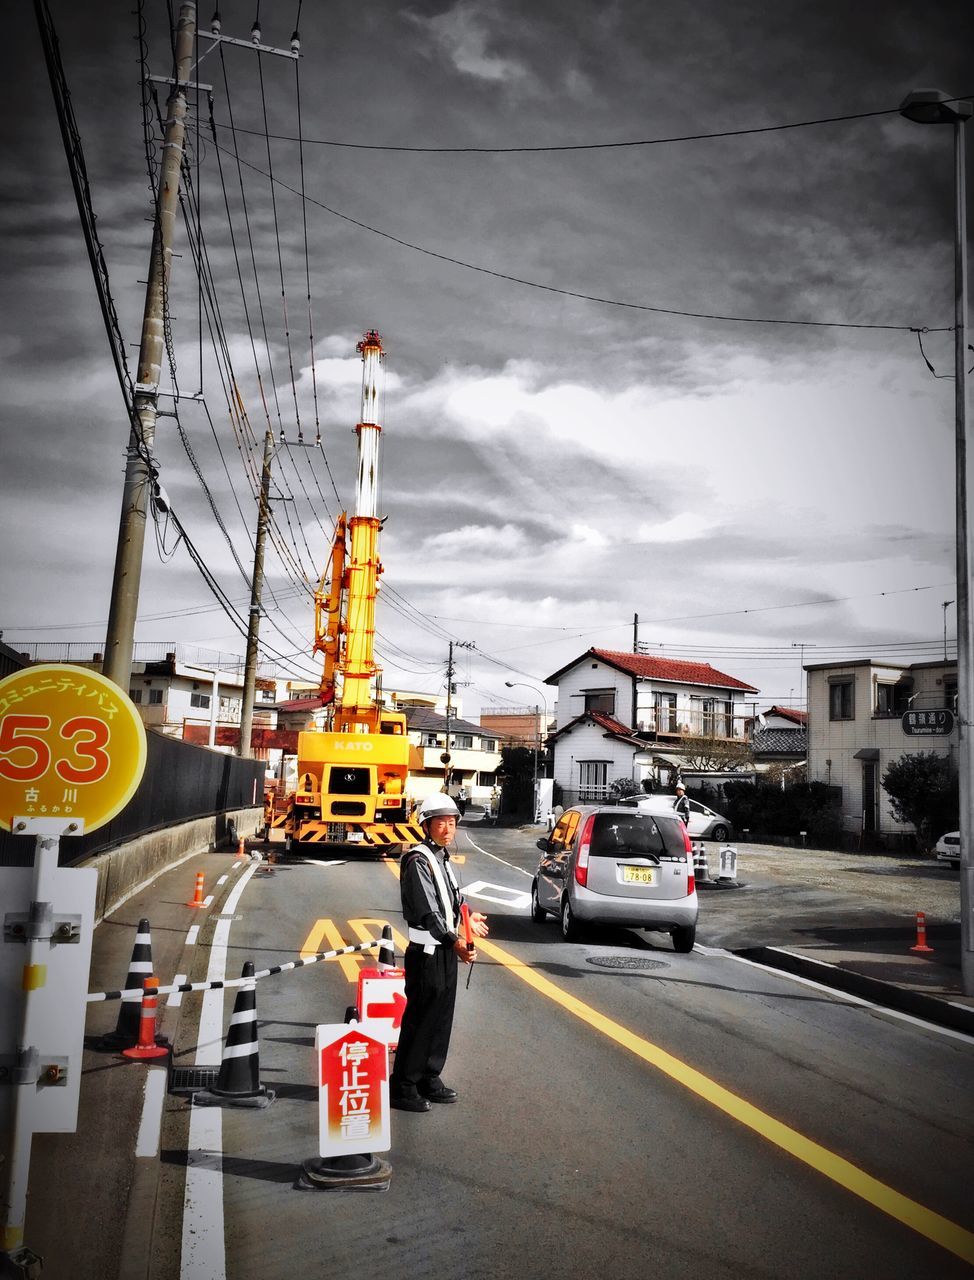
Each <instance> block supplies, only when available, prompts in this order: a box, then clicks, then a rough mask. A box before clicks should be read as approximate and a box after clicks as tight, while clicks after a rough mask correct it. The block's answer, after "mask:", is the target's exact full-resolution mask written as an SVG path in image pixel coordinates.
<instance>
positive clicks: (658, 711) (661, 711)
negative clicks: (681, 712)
mask: <svg viewBox="0 0 974 1280" xmlns="http://www.w3.org/2000/svg"><path fill="white" fill-rule="evenodd" d="M653 711H654V713H655V716H656V732H657V733H676V694H675V693H654V694H653Z"/></svg>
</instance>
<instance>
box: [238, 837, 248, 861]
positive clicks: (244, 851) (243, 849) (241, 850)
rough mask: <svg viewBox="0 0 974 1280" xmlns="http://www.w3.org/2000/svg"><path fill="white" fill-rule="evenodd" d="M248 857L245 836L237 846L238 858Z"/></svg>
mask: <svg viewBox="0 0 974 1280" xmlns="http://www.w3.org/2000/svg"><path fill="white" fill-rule="evenodd" d="M246 856H247V849H246V846H245V845H244V838H243V836H241V837H240V843H239V844H238V845H237V857H238V858H246Z"/></svg>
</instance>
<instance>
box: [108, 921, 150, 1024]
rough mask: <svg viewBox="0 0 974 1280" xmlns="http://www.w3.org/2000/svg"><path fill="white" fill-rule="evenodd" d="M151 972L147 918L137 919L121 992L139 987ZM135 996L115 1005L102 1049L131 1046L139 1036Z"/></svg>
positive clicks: (137, 1007) (138, 1007) (138, 1019)
mask: <svg viewBox="0 0 974 1280" xmlns="http://www.w3.org/2000/svg"><path fill="white" fill-rule="evenodd" d="M151 973H152V935H151V934H150V932H149V922H148V920H144V919H143V920H140V921H139V927H138V929H137V930H136V933H135V945H134V946H133V948H132V959H131V960H130V961H129V971H128V976H127V977H126V979H125V986H124V987H123V988H122V990H123V991H134V990H135V989H136V988H138V989H139V990H140V991H141V990H142V989H143V986H144V984H145V980H146V978H147V977H149V976H150V975H151ZM140 999H141V998H140V997H139V996H127V997H125V999H123V1000H122V1001H121V1003H120V1005H119V1010H118V1020H117V1021H116V1023H115V1030H114V1031H109V1033H108V1034H107V1035H105V1036H102V1040H101V1043H102V1046H103V1047H104V1048H105V1049H117V1048H119V1047H120V1046H122V1045H125V1046H128V1045H133V1044H135V1043H136V1042H137V1041H138V1038H139V1021H140V1018H141V1005H140Z"/></svg>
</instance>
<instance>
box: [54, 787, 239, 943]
mask: <svg viewBox="0 0 974 1280" xmlns="http://www.w3.org/2000/svg"><path fill="white" fill-rule="evenodd" d="M228 822H232V823H233V824H234V826H235V827H236V829H237V834H238V835H241V836H252V835H253V834H254V832H255V831H256V830H257V829H258V827H261V828H262V827H263V825H264V811H263V809H262V808H253V809H238V810H236V811H231V812H229V813H221V814H218V815H216V814H215V815H213V816H211V817H208V818H197V819H196V820H195V821H193V822H182V823H180V824H179V825H178V826H174V827H167V828H166V829H165V830H163V831H152V832H150V833H149V834H148V835H144V836H138V837H137V838H136V839H134V840H130V841H128V842H127V843H126V844H122V845H119V846H118V847H117V848H115V849H109V850H108V851H107V852H105V853H96V854H95V855H94V857H91V858H88V859H86V860H85V861H84V862H79V863H78V864H77V865H78V866H82V867H94V868H95V869H96V871H97V872H98V893H97V896H96V898H95V924H100V923H101V921H102V920H103V919H104V917H105V916H107V915H110V914H111V913H112V912H113V911H115V910H116V909H117V908H118V907H120V906H121V905H122V903H123V902H125V901H126V900H127V899H128V898H130V897H132V895H133V894H134V893H137V892H138V891H139V890H140V889H142V888H144V886H145V885H147V884H150V883H151V882H152V881H153V880H154V879H155V878H156V876H158V875H161V874H162V872H163V871H168V869H169V868H170V867H174V866H176V865H177V864H178V863H180V862H185V861H186V859H187V858H192V857H193V856H194V855H196V854H200V853H207V852H209V851H210V850H211V849H215V848H216V847H217V824H219V829H220V831H225V830H226V824H227V823H228ZM221 843H222V841H221ZM191 888H192V886H191V885H190V886H189V887H188V888H187V892H189V890H190V889H191Z"/></svg>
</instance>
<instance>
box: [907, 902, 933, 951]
mask: <svg viewBox="0 0 974 1280" xmlns="http://www.w3.org/2000/svg"><path fill="white" fill-rule="evenodd" d="M916 925H917V940H916V945H915V946H913V947H911V948H910V950H911V951H933V947H928V946H927V917H926V913H925V912H923V911H918V912H917V914H916Z"/></svg>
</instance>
